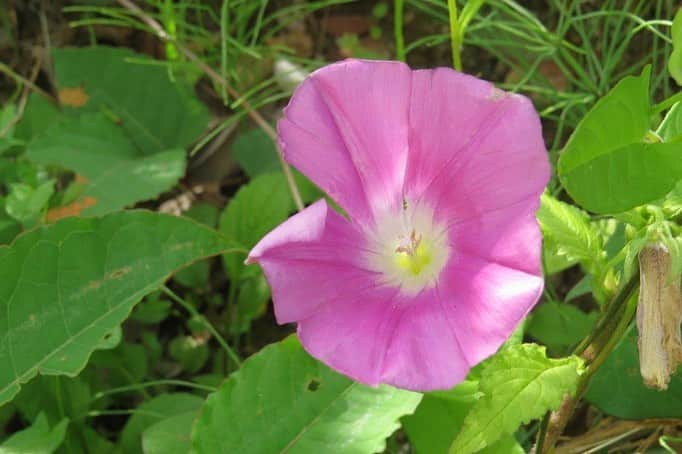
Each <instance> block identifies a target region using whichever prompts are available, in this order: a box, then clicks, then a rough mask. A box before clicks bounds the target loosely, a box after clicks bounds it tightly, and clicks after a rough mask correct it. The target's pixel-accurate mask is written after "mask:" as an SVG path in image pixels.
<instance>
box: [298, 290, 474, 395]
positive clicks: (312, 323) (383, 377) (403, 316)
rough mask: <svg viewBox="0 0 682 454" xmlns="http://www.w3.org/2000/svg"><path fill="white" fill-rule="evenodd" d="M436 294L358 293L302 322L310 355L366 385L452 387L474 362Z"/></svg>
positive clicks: (301, 335)
mask: <svg viewBox="0 0 682 454" xmlns="http://www.w3.org/2000/svg"><path fill="white" fill-rule="evenodd" d="M426 293H428V295H427V294H426ZM433 293H434V292H433V291H432V292H425V293H424V294H423V296H420V297H417V298H406V297H403V296H400V295H398V294H397V291H396V290H391V289H387V288H379V289H376V288H375V289H371V290H368V291H364V292H363V291H361V292H357V293H356V294H355V295H353V297H349V298H346V299H335V300H333V301H331V302H329V303H328V304H325V305H324V306H323V307H321V308H320V309H319V310H318V311H316V312H315V313H314V314H313V315H311V316H310V317H309V318H306V319H304V320H302V321H300V322H299V325H298V335H299V338H300V339H301V342H302V344H303V346H304V347H305V348H306V350H307V351H308V352H309V353H310V354H311V355H313V356H314V357H316V358H318V359H320V360H322V361H324V362H325V363H326V364H328V365H329V366H330V367H332V368H333V369H336V370H338V371H339V372H342V373H344V374H346V375H348V376H350V377H352V378H354V379H355V380H358V381H361V382H363V383H368V384H372V385H375V384H378V383H387V384H390V385H394V386H399V387H401V388H406V389H411V390H415V391H429V390H433V389H449V388H451V387H452V386H454V385H455V384H456V383H458V382H459V381H461V380H463V379H464V378H465V377H466V374H467V372H468V371H469V364H468V363H467V361H466V359H465V358H464V354H463V353H462V351H461V350H460V348H459V344H458V341H457V339H456V337H455V335H454V332H453V330H452V329H451V327H450V325H449V322H448V320H447V315H446V313H445V312H444V311H443V309H442V308H441V307H440V304H439V301H438V299H437V298H436V297H435V296H434V295H433Z"/></svg>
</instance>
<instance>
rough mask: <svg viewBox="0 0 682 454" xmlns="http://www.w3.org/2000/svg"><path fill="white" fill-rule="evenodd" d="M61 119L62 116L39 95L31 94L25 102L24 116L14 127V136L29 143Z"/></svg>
mask: <svg viewBox="0 0 682 454" xmlns="http://www.w3.org/2000/svg"><path fill="white" fill-rule="evenodd" d="M63 118H64V116H63V114H62V113H61V112H60V111H59V109H57V108H56V107H55V106H54V105H53V104H51V103H50V102H49V101H47V100H46V99H45V98H43V97H42V96H40V95H39V94H37V93H31V94H30V95H29V97H28V101H27V102H26V108H25V109H24V115H22V117H21V121H20V122H19V123H18V124H17V126H16V130H15V136H17V137H19V138H21V139H22V140H24V141H29V140H30V139H32V138H33V137H35V136H37V135H39V134H42V133H43V132H45V130H47V128H48V127H50V126H51V125H53V124H55V123H57V122H59V121H61V120H62V119H63Z"/></svg>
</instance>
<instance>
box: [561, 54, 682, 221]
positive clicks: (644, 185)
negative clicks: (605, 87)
mask: <svg viewBox="0 0 682 454" xmlns="http://www.w3.org/2000/svg"><path fill="white" fill-rule="evenodd" d="M650 72H651V70H650V67H647V68H646V69H645V70H644V71H643V72H642V75H641V76H638V77H632V76H629V77H626V78H624V79H623V80H621V81H620V82H619V83H618V84H616V86H615V87H614V88H613V89H612V90H611V91H610V92H609V93H607V94H606V95H605V96H604V97H603V98H602V99H600V100H599V102H597V104H596V105H595V106H594V107H593V108H592V109H591V110H590V111H589V112H588V113H587V115H585V117H584V118H583V120H582V121H581V122H580V124H578V127H577V128H576V129H575V131H574V132H573V135H572V136H571V138H570V139H569V141H568V143H567V144H566V147H565V148H564V150H563V152H562V153H561V155H560V157H559V166H558V169H559V177H560V179H561V182H562V184H563V186H564V187H565V188H566V190H567V191H568V193H569V194H570V195H571V197H572V198H573V199H574V200H575V201H576V202H578V203H579V204H580V205H581V206H583V207H584V208H586V209H588V210H590V211H594V212H596V213H619V212H622V211H626V210H629V209H631V208H634V207H636V206H638V205H642V204H645V203H647V202H650V201H652V200H655V199H658V198H661V197H663V196H664V195H665V194H666V193H668V192H669V191H670V190H671V189H672V188H673V187H674V186H675V184H676V183H677V181H678V180H679V179H680V178H682V144H673V143H647V141H646V140H645V139H646V136H647V134H648V132H649V74H650Z"/></svg>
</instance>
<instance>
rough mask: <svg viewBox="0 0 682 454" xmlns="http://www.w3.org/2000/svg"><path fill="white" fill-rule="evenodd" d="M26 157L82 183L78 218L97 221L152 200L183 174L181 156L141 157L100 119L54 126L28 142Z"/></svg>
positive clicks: (173, 153)
mask: <svg viewBox="0 0 682 454" xmlns="http://www.w3.org/2000/svg"><path fill="white" fill-rule="evenodd" d="M27 153H28V156H29V157H30V158H31V159H32V160H34V161H36V162H39V163H43V164H58V165H60V166H63V167H66V168H68V169H70V170H73V171H74V172H76V173H77V174H78V175H80V176H81V177H83V178H85V180H87V182H86V187H85V190H84V193H83V194H82V200H83V201H84V202H83V203H84V205H83V206H84V207H85V208H83V209H82V211H81V213H82V214H88V215H101V214H105V213H108V212H110V211H114V210H118V209H121V208H124V207H126V206H130V205H133V204H134V203H136V202H139V201H142V200H147V199H151V198H154V197H156V196H157V195H159V193H161V192H163V191H166V190H168V189H170V188H171V187H173V185H174V184H175V183H176V182H177V181H178V179H180V177H182V176H183V175H184V173H185V152H184V151H183V150H182V149H180V148H174V149H170V150H166V151H162V152H158V153H154V154H146V155H145V154H141V153H140V152H139V151H138V150H137V148H135V146H134V145H133V143H132V142H131V141H130V139H128V138H127V137H126V135H125V133H124V131H123V130H122V129H121V127H120V126H118V125H116V124H115V123H114V122H112V121H111V120H110V119H108V118H107V117H106V116H105V115H104V114H101V113H95V114H85V115H81V116H80V117H77V118H71V119H69V120H68V121H63V122H60V123H58V124H56V125H54V126H53V127H52V128H50V129H48V131H47V133H46V134H44V135H41V136H39V137H38V138H36V139H35V140H33V141H31V143H30V144H29V146H28V150H27Z"/></svg>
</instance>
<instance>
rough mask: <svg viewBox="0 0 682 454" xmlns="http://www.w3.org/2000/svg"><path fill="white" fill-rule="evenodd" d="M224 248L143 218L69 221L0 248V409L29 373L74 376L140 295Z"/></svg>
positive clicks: (165, 221) (198, 229)
mask: <svg viewBox="0 0 682 454" xmlns="http://www.w3.org/2000/svg"><path fill="white" fill-rule="evenodd" d="M227 248H228V244H227V240H225V239H224V238H223V237H222V236H220V235H218V234H217V233H216V232H215V231H214V230H211V229H209V228H207V227H204V226H202V225H200V224H198V223H196V222H194V221H191V220H189V219H185V218H178V217H173V216H168V215H162V214H157V213H151V212H145V211H128V212H120V213H115V214H111V215H109V216H106V217H104V218H101V219H96V218H94V219H90V218H69V219H65V220H63V221H61V222H58V223H56V224H54V225H50V226H47V227H44V228H40V229H37V230H34V231H31V232H28V233H26V234H24V235H20V236H19V237H18V238H17V239H16V240H15V241H14V243H13V244H12V245H11V246H9V247H0V283H1V284H0V364H4V365H5V366H4V367H2V368H0V404H1V403H4V402H6V401H8V400H9V399H11V398H12V397H13V396H14V395H15V394H16V393H17V392H18V391H19V389H20V386H21V384H22V383H25V382H26V381H28V380H30V379H31V378H32V377H34V376H35V375H36V374H37V373H42V374H48V375H59V374H66V375H71V376H73V375H75V374H77V373H78V372H79V371H80V370H81V369H82V368H83V367H84V366H85V363H86V362H87V360H88V358H89V356H90V354H91V353H92V351H93V350H94V348H95V347H96V346H97V345H98V344H99V342H100V341H101V340H102V338H103V337H105V335H107V334H108V333H109V332H111V331H112V330H113V329H114V328H115V327H116V326H117V325H118V324H119V323H121V322H122V321H123V320H124V319H125V318H126V317H127V316H128V314H129V313H130V310H131V309H132V307H133V306H134V305H135V303H137V302H138V301H139V300H140V299H141V298H142V297H143V296H144V295H145V294H147V293H149V292H150V291H152V290H153V289H155V288H156V287H158V286H159V285H160V284H162V283H163V281H164V280H165V279H166V278H167V277H168V276H169V275H170V274H171V273H173V272H174V271H175V270H177V269H179V268H181V267H183V266H185V265H187V264H189V263H191V262H193V261H195V260H197V259H200V258H203V257H206V256H209V255H215V254H218V253H220V252H222V251H225V250H226V249H227ZM27 339H33V340H35V339H40V341H39V342H34V341H31V342H27Z"/></svg>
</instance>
